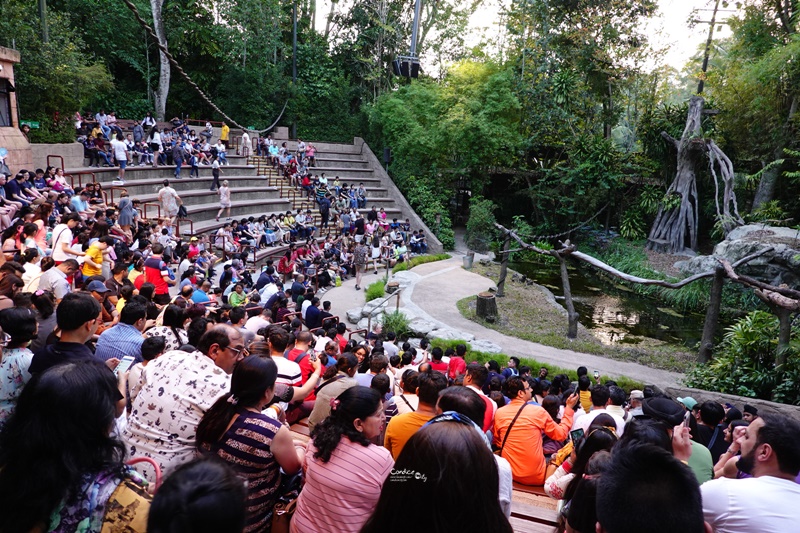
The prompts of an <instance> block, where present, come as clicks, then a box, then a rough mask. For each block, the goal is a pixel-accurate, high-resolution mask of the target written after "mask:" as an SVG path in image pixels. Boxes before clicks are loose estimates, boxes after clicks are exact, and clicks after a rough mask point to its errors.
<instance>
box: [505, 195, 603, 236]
mask: <svg viewBox="0 0 800 533" xmlns="http://www.w3.org/2000/svg"><path fill="white" fill-rule="evenodd" d="M606 207H608V204H606V205H604V206H603V207H601V208H600V211H598V212H597V213H595V214H594V215H593V216H592V217H591V218H588V219H586V220H584V221H583V222H581V223H580V224H578V225H577V226H574V227H572V228H570V229H568V230H566V231H562V232H561V233H555V234H553V235H523V234H521V233H518V235H520V236H524V237H526V238H527V239H529V240H532V241H550V240H553V239H555V238H557V237H563V236H564V235H569V234H570V233H572V232H573V231H577V230H579V229H581V228H582V227H584V226H585V225H587V224H588V223H589V222H591V221H592V220H594V219H596V218H597V217H598V216H600V213H602V212H603V211H605V210H606Z"/></svg>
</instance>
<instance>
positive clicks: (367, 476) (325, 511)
mask: <svg viewBox="0 0 800 533" xmlns="http://www.w3.org/2000/svg"><path fill="white" fill-rule="evenodd" d="M314 452H316V448H315V447H314V442H313V441H309V443H308V447H307V449H306V457H305V460H304V464H303V470H304V471H305V475H306V484H305V486H304V487H303V491H302V492H301V493H300V497H299V498H298V499H297V508H296V511H295V514H294V517H293V518H292V522H291V531H292V533H308V532H311V531H313V532H314V533H327V532H330V533H339V532H341V533H357V532H358V531H359V530H360V529H361V526H363V525H364V523H365V522H366V521H367V519H368V518H369V517H370V516H371V515H372V512H373V511H374V510H375V506H376V505H377V503H378V498H379V497H380V494H381V487H382V486H383V482H384V481H385V480H386V478H387V477H388V476H389V472H390V471H391V469H392V467H393V466H394V461H393V460H392V457H391V455H390V454H389V451H388V450H386V449H385V448H382V447H380V446H375V445H374V444H370V445H369V446H362V445H361V444H355V443H353V442H352V441H350V439H348V438H347V437H342V440H341V441H340V442H339V445H338V446H337V447H336V449H335V450H334V451H333V453H332V454H331V459H330V461H328V462H327V463H323V462H322V460H320V459H315V458H314Z"/></svg>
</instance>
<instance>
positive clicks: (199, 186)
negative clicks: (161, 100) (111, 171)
mask: <svg viewBox="0 0 800 533" xmlns="http://www.w3.org/2000/svg"><path fill="white" fill-rule="evenodd" d="M126 177H127V175H126ZM219 180H220V182H222V181H223V180H228V183H229V185H230V187H231V189H236V188H239V187H259V188H264V187H268V185H267V180H266V178H265V177H263V176H228V175H222V176H220V179H219ZM213 181H214V178H213V177H212V176H210V175H209V176H203V175H202V174H201V175H200V177H199V178H191V179H189V178H186V177H184V178H183V179H179V180H176V179H175V178H174V177H173V178H171V179H170V180H169V185H170V187H172V188H173V189H175V190H176V191H178V194H183V192H184V191H192V190H201V191H206V192H210V191H209V189H210V188H211V184H212V183H213ZM163 182H164V178H149V179H143V180H139V179H137V180H133V179H131V180H128V179H126V180H125V185H124V186H110V184H105V185H106V187H105V190H106V193H107V194H108V195H109V196H113V200H114V203H118V202H119V189H125V190H127V191H128V194H129V195H130V196H131V198H140V197H141V196H143V195H148V194H157V193H158V191H159V189H161V187H163V185H162V184H163ZM111 188H113V189H114V192H113V194H111V192H110V189H111ZM271 188H272V189H275V190H276V191H277V190H278V188H277V187H271ZM376 196H377V195H376ZM108 200H109V201H111V198H110V197H109V198H108Z"/></svg>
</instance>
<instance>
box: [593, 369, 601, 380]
mask: <svg viewBox="0 0 800 533" xmlns="http://www.w3.org/2000/svg"><path fill="white" fill-rule="evenodd" d="M599 377H600V371H599V370H595V371H594V379H597V378H599Z"/></svg>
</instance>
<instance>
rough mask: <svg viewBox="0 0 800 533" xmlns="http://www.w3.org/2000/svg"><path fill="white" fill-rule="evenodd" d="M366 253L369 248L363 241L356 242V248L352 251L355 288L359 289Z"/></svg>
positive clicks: (365, 264)
mask: <svg viewBox="0 0 800 533" xmlns="http://www.w3.org/2000/svg"><path fill="white" fill-rule="evenodd" d="M367 254H369V249H368V248H367V246H366V245H365V244H364V242H363V241H359V242H356V248H355V250H354V252H353V266H354V267H355V269H356V290H357V291H358V290H361V277H362V276H363V275H364V270H366V268H367V256H368V255H367Z"/></svg>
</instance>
